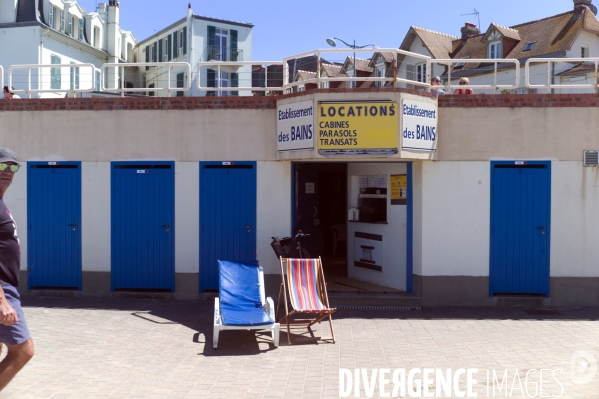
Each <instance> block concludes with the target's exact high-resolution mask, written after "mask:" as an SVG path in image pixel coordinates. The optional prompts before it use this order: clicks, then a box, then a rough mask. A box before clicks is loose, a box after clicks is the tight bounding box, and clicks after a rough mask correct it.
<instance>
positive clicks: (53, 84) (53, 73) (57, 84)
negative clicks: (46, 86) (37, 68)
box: [50, 55, 62, 90]
mask: <svg viewBox="0 0 599 399" xmlns="http://www.w3.org/2000/svg"><path fill="white" fill-rule="evenodd" d="M50 63H51V64H60V63H61V60H60V57H59V56H57V55H51V56H50ZM60 78H61V76H60V68H50V88H51V89H57V90H60V88H61V83H62V82H61V81H60V80H61V79H60Z"/></svg>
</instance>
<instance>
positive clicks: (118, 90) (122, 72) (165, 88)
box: [100, 62, 191, 97]
mask: <svg viewBox="0 0 599 399" xmlns="http://www.w3.org/2000/svg"><path fill="white" fill-rule="evenodd" d="M141 67H154V68H156V69H154V70H150V71H152V72H154V71H156V70H157V69H158V68H161V69H160V70H162V68H165V67H166V83H167V84H166V86H163V87H152V88H148V87H125V68H141ZM174 67H179V68H183V73H185V75H184V76H187V77H188V78H187V79H184V83H183V87H176V86H175V87H173V86H171V83H172V82H171V69H172V68H174ZM108 68H116V69H117V70H118V71H119V73H118V75H115V76H120V81H121V85H120V86H121V87H120V88H119V87H106V86H105V84H106V80H107V77H108V75H109V74H110V73H113V74H114V71H112V72H111V71H110V70H108ZM101 71H102V77H101V85H100V90H101V91H107V92H113V93H121V97H124V96H125V93H143V92H148V91H166V92H167V97H170V96H171V91H175V92H177V91H183V92H185V91H187V90H189V89H191V65H189V64H188V63H187V62H137V63H109V64H103V65H102V67H101ZM150 71H146V73H147V72H150ZM179 73H181V72H179ZM115 83H116V79H115ZM175 84H177V82H175Z"/></svg>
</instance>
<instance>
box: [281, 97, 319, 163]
mask: <svg viewBox="0 0 599 399" xmlns="http://www.w3.org/2000/svg"><path fill="white" fill-rule="evenodd" d="M313 149H314V102H313V101H301V102H299V103H294V104H285V105H279V107H278V108H277V150H279V151H297V150H313Z"/></svg>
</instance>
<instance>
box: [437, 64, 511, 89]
mask: <svg viewBox="0 0 599 399" xmlns="http://www.w3.org/2000/svg"><path fill="white" fill-rule="evenodd" d="M458 63H463V64H464V65H465V64H472V63H475V64H481V63H484V64H493V69H492V70H493V84H483V85H481V84H478V85H460V84H459V83H458V84H457V85H453V84H451V79H452V78H451V68H448V70H447V84H446V85H442V86H439V87H440V88H446V89H447V90H448V91H451V89H458V88H459V89H483V90H488V89H492V90H495V92H496V91H497V90H513V89H517V88H518V87H519V86H520V61H518V60H517V59H515V58H499V59H487V58H462V59H434V60H431V64H440V65H447V66H451V65H453V64H458ZM499 64H508V65H509V66H508V69H511V65H512V64H513V68H514V70H515V76H514V83H513V84H499V83H498V82H497V73H498V72H499V71H503V70H504V69H505V67H502V68H501V69H498V67H499ZM485 68H486V67H485ZM486 70H489V71H490V70H491V68H490V67H489V68H488V69H482V68H477V69H476V71H477V72H481V71H486ZM453 72H454V79H460V78H461V76H459V75H458V76H455V74H456V71H455V70H454V71H453Z"/></svg>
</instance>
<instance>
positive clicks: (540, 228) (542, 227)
mask: <svg viewBox="0 0 599 399" xmlns="http://www.w3.org/2000/svg"><path fill="white" fill-rule="evenodd" d="M537 230H545V226H541V227H537Z"/></svg>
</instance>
